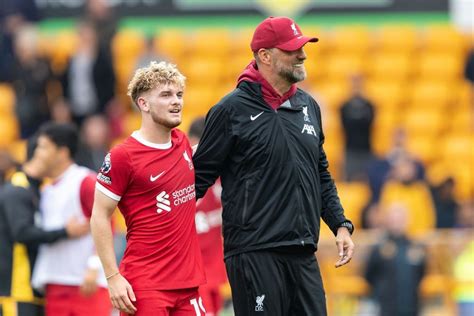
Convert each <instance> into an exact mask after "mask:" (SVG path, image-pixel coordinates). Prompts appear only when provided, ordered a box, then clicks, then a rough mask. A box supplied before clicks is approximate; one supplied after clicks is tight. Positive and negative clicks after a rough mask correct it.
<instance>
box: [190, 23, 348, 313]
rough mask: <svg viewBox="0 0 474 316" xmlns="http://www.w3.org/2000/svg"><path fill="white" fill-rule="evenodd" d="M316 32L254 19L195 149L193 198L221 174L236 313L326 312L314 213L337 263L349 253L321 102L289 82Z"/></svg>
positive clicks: (300, 73)
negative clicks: (244, 62) (236, 69)
mask: <svg viewBox="0 0 474 316" xmlns="http://www.w3.org/2000/svg"><path fill="white" fill-rule="evenodd" d="M317 40H318V39H317V38H314V37H306V36H303V34H302V33H301V29H300V28H299V26H298V25H297V24H296V23H295V22H294V21H293V20H292V19H290V18H287V17H270V18H267V19H265V20H264V21H263V22H261V23H260V24H259V25H258V26H257V28H256V29H255V32H254V35H253V38H252V41H251V44H250V47H251V49H252V51H253V55H254V58H255V60H253V61H252V62H251V63H250V64H249V65H248V66H247V67H246V69H245V70H244V71H243V72H242V74H241V75H240V77H239V79H238V83H237V88H236V89H235V90H234V91H232V92H231V93H230V94H228V95H227V96H225V97H223V99H222V100H221V101H220V102H219V103H218V104H217V105H215V106H214V107H213V108H212V109H211V110H210V111H209V113H208V115H207V118H206V126H205V128H204V132H203V136H202V138H201V140H200V142H199V146H198V148H197V151H196V153H195V155H194V158H193V159H194V164H195V167H196V195H197V197H198V198H202V197H203V196H204V195H205V193H206V191H207V190H208V188H210V187H211V186H212V185H213V184H214V183H215V181H216V180H217V179H218V178H219V177H221V183H222V188H223V190H222V205H223V230H224V252H225V263H226V268H227V275H228V277H229V281H230V285H231V288H232V300H233V305H234V312H235V314H236V315H237V316H242V315H253V314H254V313H257V312H264V314H265V315H272V316H273V315H274V316H277V315H320V316H323V315H326V314H327V311H326V301H325V295H324V289H323V284H322V280H321V274H320V271H319V266H318V264H317V261H316V257H315V255H314V252H315V251H316V249H317V244H318V240H319V231H320V226H319V225H320V219H321V218H322V219H323V220H324V221H325V222H326V224H327V225H328V226H329V227H330V229H331V230H332V232H333V233H334V235H336V245H337V250H338V255H339V260H338V261H337V262H336V267H340V266H342V265H344V264H346V263H348V262H349V261H350V260H351V258H352V255H353V251H354V243H353V242H352V239H351V234H352V231H353V228H354V227H353V225H352V223H351V222H350V221H349V220H347V219H346V217H345V216H344V209H343V208H342V206H341V203H340V200H339V197H338V195H337V190H336V186H335V185H334V182H333V180H332V178H331V175H330V173H329V171H328V161H327V159H326V154H325V152H324V149H323V143H324V134H323V131H322V123H321V113H320V109H319V106H318V104H317V103H316V101H315V100H314V99H313V98H312V97H311V96H310V95H309V94H308V93H306V92H305V91H303V90H301V89H298V88H297V86H296V83H297V82H300V81H303V80H304V79H305V78H306V70H305V68H304V61H305V59H306V54H305V52H304V49H303V46H304V45H305V44H307V43H308V42H316V41H317Z"/></svg>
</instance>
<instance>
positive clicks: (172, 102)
mask: <svg viewBox="0 0 474 316" xmlns="http://www.w3.org/2000/svg"><path fill="white" fill-rule="evenodd" d="M183 93H184V92H183V88H182V87H180V86H179V85H177V84H171V83H170V84H166V85H161V86H158V87H156V88H154V89H153V90H150V91H148V92H147V93H146V94H145V95H144V96H143V97H144V99H145V100H146V103H147V104H148V111H149V113H150V115H151V118H152V119H153V122H155V123H156V124H159V125H162V126H164V127H167V128H169V129H171V128H174V127H176V126H178V125H179V124H181V120H182V112H183Z"/></svg>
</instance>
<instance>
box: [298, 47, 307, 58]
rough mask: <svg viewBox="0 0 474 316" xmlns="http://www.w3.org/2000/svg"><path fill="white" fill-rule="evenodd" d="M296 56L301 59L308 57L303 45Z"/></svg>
mask: <svg viewBox="0 0 474 316" xmlns="http://www.w3.org/2000/svg"><path fill="white" fill-rule="evenodd" d="M296 53H297V54H296V57H297V58H298V59H300V60H305V59H306V53H305V52H304V49H303V47H301V48H300V49H298V50H297V51H296Z"/></svg>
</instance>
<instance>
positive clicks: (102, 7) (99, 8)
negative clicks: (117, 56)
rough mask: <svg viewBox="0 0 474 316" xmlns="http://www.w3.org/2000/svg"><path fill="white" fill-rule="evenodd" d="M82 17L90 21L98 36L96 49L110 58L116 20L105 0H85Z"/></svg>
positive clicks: (108, 2)
mask: <svg viewBox="0 0 474 316" xmlns="http://www.w3.org/2000/svg"><path fill="white" fill-rule="evenodd" d="M84 18H85V19H86V20H88V21H90V22H91V24H92V26H93V28H94V30H95V32H96V33H97V38H98V49H99V51H100V54H101V55H103V56H104V58H106V59H110V60H111V59H112V57H113V56H112V40H113V38H114V36H115V33H116V32H117V24H118V20H117V18H116V17H115V14H114V12H113V10H112V8H111V6H110V1H107V0H86V12H85V15H84Z"/></svg>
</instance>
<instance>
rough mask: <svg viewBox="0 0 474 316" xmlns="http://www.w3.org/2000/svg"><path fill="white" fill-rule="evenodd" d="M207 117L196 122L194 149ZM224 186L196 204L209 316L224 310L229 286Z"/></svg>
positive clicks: (202, 291) (218, 185)
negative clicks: (224, 238) (225, 289)
mask: <svg viewBox="0 0 474 316" xmlns="http://www.w3.org/2000/svg"><path fill="white" fill-rule="evenodd" d="M204 123H205V122H204V117H201V118H197V119H195V120H194V121H193V122H192V124H191V127H190V128H189V132H188V137H189V142H190V143H191V145H192V146H194V145H197V143H199V139H200V138H201V136H202V132H203V130H204ZM221 191H222V187H221V183H220V181H217V182H216V183H215V184H214V185H213V186H212V187H211V188H209V190H207V192H206V195H204V197H203V198H202V199H199V200H198V201H197V202H196V230H197V233H198V237H199V244H200V246H201V253H202V260H203V262H204V270H205V272H206V279H207V283H206V284H205V285H203V286H202V287H201V288H200V289H199V293H200V294H201V296H202V300H203V302H204V306H206V315H207V316H218V315H219V311H220V310H221V309H222V306H223V298H222V295H221V293H220V290H221V289H220V288H221V286H222V285H223V284H225V283H226V282H227V275H226V271H225V265H224V249H223V244H222V242H223V241H222V204H221Z"/></svg>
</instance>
